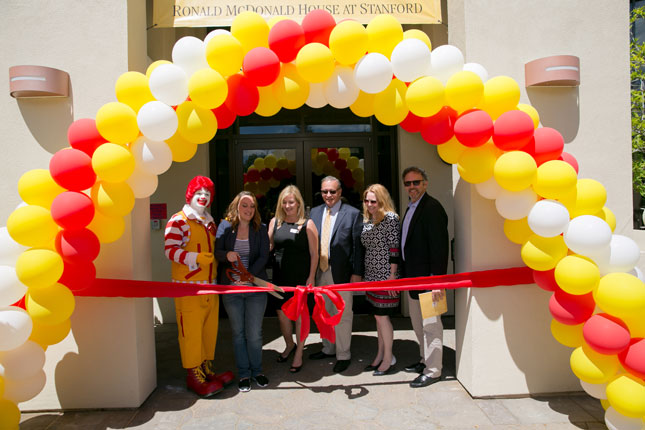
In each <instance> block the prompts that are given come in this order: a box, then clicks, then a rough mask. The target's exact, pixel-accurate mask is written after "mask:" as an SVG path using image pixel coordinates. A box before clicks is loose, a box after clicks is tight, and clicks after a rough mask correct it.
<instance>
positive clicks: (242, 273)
mask: <svg viewBox="0 0 645 430" xmlns="http://www.w3.org/2000/svg"><path fill="white" fill-rule="evenodd" d="M233 275H236V276H237V277H239V282H250V283H252V284H254V285H257V286H258V287H269V288H273V291H271V290H269V291H267V293H269V294H271V295H272V296H275V297H277V298H279V299H281V300H282V299H283V297H282V296H281V295H280V294H278V292H280V293H284V290H283V289H282V288H280V287H278V286H277V285H274V284H272V283H271V282H267V281H265V280H264V279H260V278H258V277H256V276H253V275H251V274H250V273H249V271H248V270H246V267H244V264H243V263H242V260H241V259H240V256H239V255H238V256H237V261H236V262H235V263H233V267H232V268H230V269H226V277H227V278H228V279H229V280H230V281H237V280H236V279H234V278H233Z"/></svg>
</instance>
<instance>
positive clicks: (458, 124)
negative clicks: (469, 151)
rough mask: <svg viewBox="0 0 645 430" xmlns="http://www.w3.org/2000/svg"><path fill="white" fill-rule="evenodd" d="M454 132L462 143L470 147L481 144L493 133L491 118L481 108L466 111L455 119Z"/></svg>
mask: <svg viewBox="0 0 645 430" xmlns="http://www.w3.org/2000/svg"><path fill="white" fill-rule="evenodd" d="M454 132H455V137H456V138H457V140H458V141H459V142H460V143H461V144H462V145H464V146H468V147H470V148H475V147H477V146H482V145H483V144H484V143H486V142H488V139H490V138H491V136H492V135H493V120H492V119H491V117H490V115H489V114H488V113H487V112H485V111H483V110H477V109H473V110H470V111H466V112H464V113H462V114H461V115H460V116H459V118H457V121H455V126H454Z"/></svg>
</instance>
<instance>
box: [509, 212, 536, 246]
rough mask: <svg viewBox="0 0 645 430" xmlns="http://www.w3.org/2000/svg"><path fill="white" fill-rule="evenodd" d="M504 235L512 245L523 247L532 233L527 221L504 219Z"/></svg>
mask: <svg viewBox="0 0 645 430" xmlns="http://www.w3.org/2000/svg"><path fill="white" fill-rule="evenodd" d="M504 234H505V235H506V237H507V238H508V240H510V241H511V242H513V243H517V244H518V245H524V243H526V241H527V240H529V238H530V237H531V236H533V231H532V230H531V227H529V223H528V219H527V218H526V217H524V218H522V219H517V220H514V219H505V220H504Z"/></svg>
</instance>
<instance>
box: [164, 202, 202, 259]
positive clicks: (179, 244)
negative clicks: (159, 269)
mask: <svg viewBox="0 0 645 430" xmlns="http://www.w3.org/2000/svg"><path fill="white" fill-rule="evenodd" d="M189 239H190V226H189V225H188V223H187V222H186V221H185V220H184V218H183V217H182V216H181V215H180V214H175V215H173V216H172V217H171V218H170V219H169V220H168V223H167V224H166V231H165V233H164V249H165V253H166V257H167V258H168V259H169V260H171V261H174V262H176V263H179V264H185V265H187V266H190V265H193V264H195V261H194V260H195V259H196V256H191V255H190V254H194V253H192V252H188V251H185V250H184V246H185V245H186V243H188V240H189ZM191 257H192V258H191Z"/></svg>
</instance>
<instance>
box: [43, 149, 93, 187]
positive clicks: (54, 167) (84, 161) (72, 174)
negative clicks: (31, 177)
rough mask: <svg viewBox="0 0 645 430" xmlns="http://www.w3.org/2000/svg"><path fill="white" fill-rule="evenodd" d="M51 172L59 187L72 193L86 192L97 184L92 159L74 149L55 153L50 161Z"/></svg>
mask: <svg viewBox="0 0 645 430" xmlns="http://www.w3.org/2000/svg"><path fill="white" fill-rule="evenodd" d="M49 172H50V173H51V175H52V178H53V179H54V181H56V183H57V184H58V185H60V186H61V187H63V188H66V189H68V190H72V191H81V190H86V189H88V188H91V187H92V185H94V183H95V182H96V173H94V169H92V158H91V157H90V156H89V155H87V154H86V153H85V152H83V151H81V150H78V149H74V148H66V149H61V150H60V151H58V152H57V153H55V154H54V156H53V157H52V158H51V160H49Z"/></svg>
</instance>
